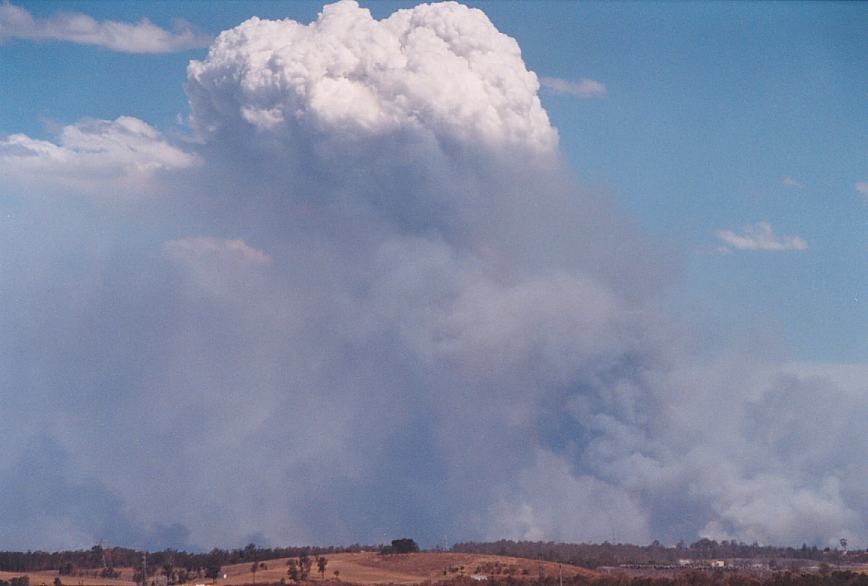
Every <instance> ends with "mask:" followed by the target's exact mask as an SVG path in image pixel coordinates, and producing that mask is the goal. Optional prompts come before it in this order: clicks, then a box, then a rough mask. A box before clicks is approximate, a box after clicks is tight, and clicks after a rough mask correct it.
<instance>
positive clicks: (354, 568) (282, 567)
mask: <svg viewBox="0 0 868 586" xmlns="http://www.w3.org/2000/svg"><path fill="white" fill-rule="evenodd" d="M326 558H327V559H328V567H327V568H326V579H332V580H333V579H334V578H335V574H334V572H335V571H338V572H339V575H338V579H339V580H340V581H341V582H352V583H353V584H419V583H422V582H441V581H445V580H451V579H452V578H455V577H457V576H462V575H464V576H471V575H477V574H478V575H485V576H504V577H505V576H507V575H511V576H513V577H515V578H519V579H521V578H525V579H536V578H537V576H538V575H539V564H538V563H537V562H536V561H535V560H529V559H523V558H513V557H505V556H496V555H487V554H472V553H451V552H422V553H409V554H393V555H380V554H379V553H377V552H360V553H339V554H332V555H327V556H326ZM287 560H288V558H281V559H277V560H270V561H267V562H265V564H266V566H267V567H268V569H267V570H259V571H258V572H257V573H256V581H257V582H258V583H266V582H279V581H280V579H281V578H284V577H286V569H287V566H286V563H287ZM543 571H544V573H545V574H546V575H547V576H557V575H558V564H557V563H555V562H543ZM561 571H562V572H563V576H564V577H565V578H567V577H571V576H585V577H588V578H590V577H594V576H596V575H597V573H596V572H594V571H592V570H588V569H585V568H579V567H577V566H570V565H563V566H562V568H561ZM223 572H224V573H225V574H226V575H227V579H226V580H220V581H219V583H222V584H224V585H225V586H241V585H242V584H250V583H252V582H253V574H252V573H251V572H250V564H246V563H245V564H236V565H233V566H227V567H226V568H224V569H223ZM315 572H316V565H314V569H313V573H312V576H311V577H312V578H313V580H312V581H320V577H319V575H318V574H315Z"/></svg>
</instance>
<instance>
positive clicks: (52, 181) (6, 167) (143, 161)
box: [0, 116, 197, 193]
mask: <svg viewBox="0 0 868 586" xmlns="http://www.w3.org/2000/svg"><path fill="white" fill-rule="evenodd" d="M196 162H197V159H196V157H195V156H194V155H192V154H190V153H187V152H185V151H183V150H181V149H179V148H177V147H175V146H172V145H171V144H169V143H168V142H166V140H165V139H164V138H163V136H162V135H161V134H160V133H159V132H158V131H157V130H155V129H154V128H153V127H151V126H149V125H148V124H146V123H145V122H143V121H141V120H139V119H138V118H132V117H129V116H121V117H119V118H117V119H116V120H85V121H82V122H79V123H77V124H72V125H69V126H65V127H63V129H62V130H61V131H60V135H59V140H58V142H57V143H54V142H50V141H45V140H38V139H35V138H31V137H29V136H27V135H24V134H12V135H9V136H7V137H6V138H3V139H0V170H2V171H3V174H4V176H5V177H6V178H8V179H10V180H12V181H15V182H17V183H20V184H24V185H40V186H47V187H55V188H61V189H72V190H76V189H77V190H80V191H85V192H91V193H96V192H102V191H104V190H106V189H110V188H113V187H123V188H132V189H140V188H143V187H145V185H146V183H147V182H148V180H149V179H150V178H151V177H152V176H153V175H154V174H155V173H157V172H159V171H163V170H172V169H183V168H186V167H190V166H192V165H194V164H195V163H196Z"/></svg>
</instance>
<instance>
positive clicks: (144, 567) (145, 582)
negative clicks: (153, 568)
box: [142, 550, 148, 586]
mask: <svg viewBox="0 0 868 586" xmlns="http://www.w3.org/2000/svg"><path fill="white" fill-rule="evenodd" d="M142 586H148V550H145V552H144V553H143V554H142Z"/></svg>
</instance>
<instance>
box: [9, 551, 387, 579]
mask: <svg viewBox="0 0 868 586" xmlns="http://www.w3.org/2000/svg"><path fill="white" fill-rule="evenodd" d="M379 547H380V546H371V545H368V546H365V545H360V544H353V545H349V546H327V547H318V546H303V547H257V546H255V545H254V544H249V545H247V546H246V547H243V548H237V549H217V548H215V549H212V550H211V551H209V552H206V553H190V552H186V551H180V550H176V549H164V550H162V551H155V552H148V576H152V575H155V574H158V573H165V570H166V569H167V568H170V567H171V568H172V569H173V570H183V571H185V572H188V573H190V574H192V575H197V574H198V575H199V576H203V575H206V574H207V573H208V571H209V570H212V571H213V569H214V568H217V569H218V570H219V568H220V567H222V566H228V565H232V564H240V563H245V562H247V563H250V562H254V561H263V560H270V559H277V558H298V557H300V556H312V557H314V558H316V557H318V556H322V555H326V554H336V553H354V552H359V551H365V550H368V551H370V550H376V549H378V548H379ZM142 553H143V552H142V550H135V549H130V548H125V547H106V548H104V547H102V546H101V545H95V546H93V547H92V548H90V549H89V550H76V551H60V552H46V551H26V552H21V551H0V571H4V572H39V571H44V570H59V573H60V575H61V576H63V575H70V576H71V575H75V574H76V573H77V572H79V571H80V570H96V571H97V572H99V573H106V574H108V573H110V572H112V571H114V568H130V567H132V568H141V567H142ZM212 573H213V572H212ZM102 577H104V578H106V577H113V576H109V575H104V576H102ZM0 586H4V585H3V584H0ZM16 586H20V585H16Z"/></svg>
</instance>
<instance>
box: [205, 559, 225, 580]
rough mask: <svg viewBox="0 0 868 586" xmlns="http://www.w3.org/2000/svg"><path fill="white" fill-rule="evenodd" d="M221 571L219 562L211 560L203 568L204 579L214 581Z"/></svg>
mask: <svg viewBox="0 0 868 586" xmlns="http://www.w3.org/2000/svg"><path fill="white" fill-rule="evenodd" d="M221 569H223V568H222V566H221V565H220V562H218V561H216V560H211V561H209V562H208V565H207V566H205V577H206V578H208V579H210V580H216V579H217V578H218V577H219V576H220V570H221Z"/></svg>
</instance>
